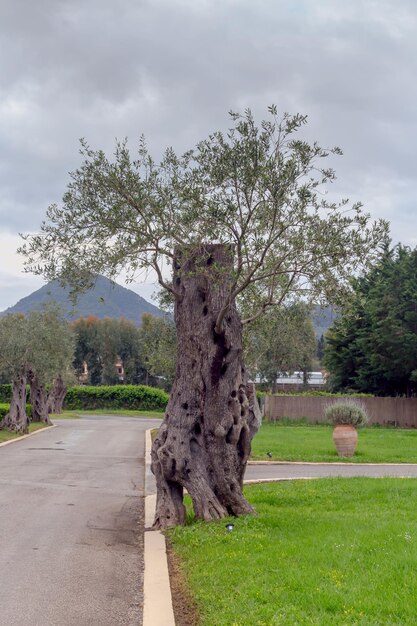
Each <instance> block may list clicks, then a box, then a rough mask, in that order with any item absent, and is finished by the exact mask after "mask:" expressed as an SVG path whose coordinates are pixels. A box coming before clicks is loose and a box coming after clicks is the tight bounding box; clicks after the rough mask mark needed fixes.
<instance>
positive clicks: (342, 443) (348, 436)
mask: <svg viewBox="0 0 417 626" xmlns="http://www.w3.org/2000/svg"><path fill="white" fill-rule="evenodd" d="M333 441H334V445H335V446H336V450H337V453H338V455H339V456H353V455H354V453H355V450H356V446H357V445H358V433H357V431H356V428H355V427H354V426H352V425H351V424H339V425H338V426H335V428H334V430H333Z"/></svg>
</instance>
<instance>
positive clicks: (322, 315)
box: [311, 305, 337, 339]
mask: <svg viewBox="0 0 417 626" xmlns="http://www.w3.org/2000/svg"><path fill="white" fill-rule="evenodd" d="M336 317H337V316H336V312H335V309H334V308H333V307H331V306H320V305H315V306H314V307H313V311H312V313H311V321H312V322H313V326H314V330H315V331H316V335H317V338H318V339H320V337H321V336H322V335H324V333H325V332H326V330H327V329H328V328H329V327H330V326H331V325H332V324H333V322H334V320H335V319H336Z"/></svg>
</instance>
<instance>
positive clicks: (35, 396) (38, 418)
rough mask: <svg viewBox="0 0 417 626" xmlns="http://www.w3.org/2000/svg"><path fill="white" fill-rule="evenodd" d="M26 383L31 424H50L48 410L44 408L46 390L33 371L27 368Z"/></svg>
mask: <svg viewBox="0 0 417 626" xmlns="http://www.w3.org/2000/svg"><path fill="white" fill-rule="evenodd" d="M27 376H28V382H29V385H30V403H31V405H32V417H31V421H32V422H45V424H52V422H51V420H50V419H49V415H48V409H47V406H46V400H47V398H46V389H45V385H43V384H42V383H41V382H40V380H39V378H38V377H37V376H36V373H35V372H34V370H33V369H32V368H31V367H29V368H28V372H27Z"/></svg>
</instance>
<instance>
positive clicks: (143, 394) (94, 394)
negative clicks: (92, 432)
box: [64, 385, 169, 411]
mask: <svg viewBox="0 0 417 626" xmlns="http://www.w3.org/2000/svg"><path fill="white" fill-rule="evenodd" d="M168 399H169V395H168V394H167V393H166V392H165V391H162V389H157V388H156V387H146V386H145V385H111V386H107V387H106V386H103V387H87V386H79V387H70V389H68V391H67V395H66V396H65V401H64V407H65V408H66V409H70V410H79V409H137V410H139V409H142V410H145V411H157V410H161V411H164V410H165V408H166V405H167V403H168Z"/></svg>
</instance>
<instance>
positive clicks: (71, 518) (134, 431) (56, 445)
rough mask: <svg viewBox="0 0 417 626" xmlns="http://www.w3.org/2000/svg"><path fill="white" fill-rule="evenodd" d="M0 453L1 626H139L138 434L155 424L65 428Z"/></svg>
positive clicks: (102, 421) (128, 421)
mask: <svg viewBox="0 0 417 626" xmlns="http://www.w3.org/2000/svg"><path fill="white" fill-rule="evenodd" d="M57 423H58V426H57V427H56V428H54V429H51V430H48V431H46V432H42V433H39V434H36V435H34V436H33V437H29V438H27V439H24V440H23V441H20V442H16V443H12V444H10V445H8V446H4V447H0V623H1V624H4V625H5V626H6V625H7V626H90V625H91V626H117V625H119V624H127V625H132V626H133V624H135V626H137V625H138V624H140V623H141V617H142V572H143V562H142V559H143V551H142V549H141V546H142V541H143V533H142V527H141V526H142V520H143V481H144V473H143V465H144V459H143V456H144V437H143V433H144V431H145V430H146V429H147V428H150V427H151V426H152V424H154V422H153V421H152V420H150V421H147V420H142V419H134V418H111V417H108V418H103V417H100V418H95V417H90V418H88V419H79V420H62V421H59V422H57Z"/></svg>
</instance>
